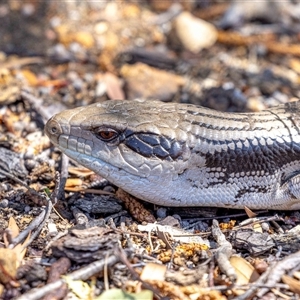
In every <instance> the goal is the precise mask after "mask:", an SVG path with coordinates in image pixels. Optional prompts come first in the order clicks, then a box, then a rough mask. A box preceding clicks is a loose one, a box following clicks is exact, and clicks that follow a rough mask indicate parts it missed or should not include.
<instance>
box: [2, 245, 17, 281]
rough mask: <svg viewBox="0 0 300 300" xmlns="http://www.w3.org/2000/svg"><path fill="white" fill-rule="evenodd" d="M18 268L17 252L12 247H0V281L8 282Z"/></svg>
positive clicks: (14, 276)
mask: <svg viewBox="0 0 300 300" xmlns="http://www.w3.org/2000/svg"><path fill="white" fill-rule="evenodd" d="M17 268H18V257H17V253H16V252H15V251H14V250H13V249H5V248H0V282H2V283H3V284H6V283H8V282H9V281H11V280H14V279H15V278H16V274H17Z"/></svg>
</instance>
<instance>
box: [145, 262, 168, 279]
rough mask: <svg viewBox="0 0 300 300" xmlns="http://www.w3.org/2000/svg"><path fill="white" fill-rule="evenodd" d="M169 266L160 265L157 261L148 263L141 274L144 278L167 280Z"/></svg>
mask: <svg viewBox="0 0 300 300" xmlns="http://www.w3.org/2000/svg"><path fill="white" fill-rule="evenodd" d="M166 270H167V267H166V266H165V265H159V264H155V263H148V264H147V265H146V266H145V267H144V269H143V271H142V274H141V279H142V280H159V281H164V280H165V274H166Z"/></svg>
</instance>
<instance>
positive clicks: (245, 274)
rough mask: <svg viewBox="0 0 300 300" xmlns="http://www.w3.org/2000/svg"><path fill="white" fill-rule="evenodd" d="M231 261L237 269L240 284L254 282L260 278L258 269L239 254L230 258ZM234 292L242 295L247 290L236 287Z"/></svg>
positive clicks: (237, 282)
mask: <svg viewBox="0 0 300 300" xmlns="http://www.w3.org/2000/svg"><path fill="white" fill-rule="evenodd" d="M230 263H231V265H232V266H233V268H234V269H235V272H236V275H237V281H236V284H239V285H243V284H248V283H249V282H254V281H256V280H257V279H258V278H259V274H258V273H257V271H256V270H255V269H254V267H253V266H252V265H251V264H250V263H248V262H247V261H246V260H245V259H244V258H242V257H239V256H232V257H231V258H230ZM233 292H234V293H235V294H236V295H241V294H243V293H244V292H245V291H244V290H238V289H234V290H233Z"/></svg>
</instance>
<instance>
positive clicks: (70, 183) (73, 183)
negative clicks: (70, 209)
mask: <svg viewBox="0 0 300 300" xmlns="http://www.w3.org/2000/svg"><path fill="white" fill-rule="evenodd" d="M82 184H83V181H82V180H81V179H80V178H68V179H67V182H66V185H65V187H66V189H67V188H73V187H81V186H82Z"/></svg>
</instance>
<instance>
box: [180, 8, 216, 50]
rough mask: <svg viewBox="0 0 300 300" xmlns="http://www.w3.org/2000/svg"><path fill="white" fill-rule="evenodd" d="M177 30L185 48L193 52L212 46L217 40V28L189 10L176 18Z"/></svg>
mask: <svg viewBox="0 0 300 300" xmlns="http://www.w3.org/2000/svg"><path fill="white" fill-rule="evenodd" d="M175 31H176V34H177V37H178V39H179V40H180V42H181V43H182V45H183V46H184V48H185V49H187V50H189V51H191V52H193V53H199V52H200V51H201V50H202V49H204V48H209V47H211V46H212V45H213V44H214V43H215V42H216V40H217V30H216V28H215V27H214V26H213V25H212V24H210V23H208V22H206V21H204V20H201V19H199V18H196V17H194V16H193V15H192V14H191V13H189V12H187V11H185V12H182V13H181V14H180V15H179V16H178V17H177V18H176V19H175Z"/></svg>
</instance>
